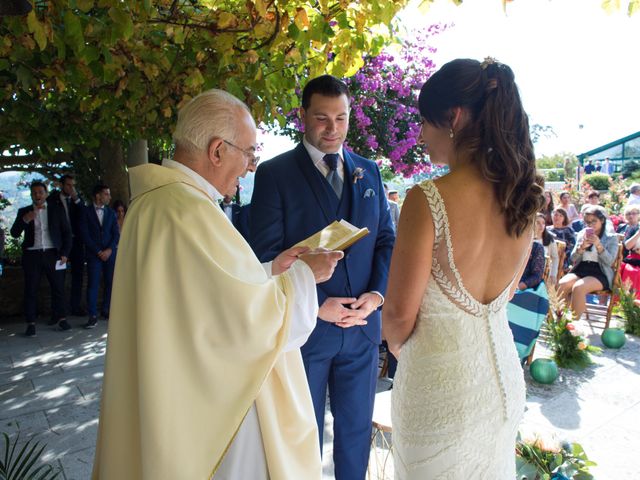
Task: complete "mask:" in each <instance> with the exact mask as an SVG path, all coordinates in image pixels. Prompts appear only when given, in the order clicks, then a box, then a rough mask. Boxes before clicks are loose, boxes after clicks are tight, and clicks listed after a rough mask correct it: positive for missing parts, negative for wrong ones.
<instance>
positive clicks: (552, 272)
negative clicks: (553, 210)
mask: <svg viewBox="0 0 640 480" xmlns="http://www.w3.org/2000/svg"><path fill="white" fill-rule="evenodd" d="M533 241H534V242H537V243H540V244H541V245H542V246H543V247H544V254H545V256H546V257H549V259H550V260H551V265H550V267H549V285H555V284H556V280H557V274H558V244H557V243H556V242H555V240H554V239H553V236H552V235H551V234H550V233H549V232H548V231H547V229H546V224H545V220H544V214H543V213H538V214H537V215H536V225H535V230H534V234H533Z"/></svg>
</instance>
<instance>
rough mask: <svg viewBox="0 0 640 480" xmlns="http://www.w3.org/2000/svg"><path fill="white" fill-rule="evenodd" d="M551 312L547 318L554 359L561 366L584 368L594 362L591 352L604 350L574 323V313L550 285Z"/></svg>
mask: <svg viewBox="0 0 640 480" xmlns="http://www.w3.org/2000/svg"><path fill="white" fill-rule="evenodd" d="M548 294H549V305H550V306H551V308H550V312H551V313H550V314H549V318H548V319H547V328H548V331H549V343H550V347H551V349H552V350H553V359H554V360H555V361H556V363H557V364H558V366H559V367H564V368H573V369H582V368H585V367H587V366H588V365H590V364H591V363H593V360H592V359H591V354H599V353H600V352H602V349H601V348H600V347H595V346H593V345H591V344H589V341H588V340H587V339H586V338H585V337H584V334H583V333H582V331H580V330H579V329H578V327H577V326H576V325H575V324H574V323H573V322H574V321H575V318H574V313H573V312H572V311H571V309H570V308H569V307H568V306H567V305H566V302H565V300H564V298H562V297H561V296H560V295H559V294H558V292H557V291H556V290H555V288H553V287H549V290H548Z"/></svg>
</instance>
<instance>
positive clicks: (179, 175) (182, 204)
mask: <svg viewBox="0 0 640 480" xmlns="http://www.w3.org/2000/svg"><path fill="white" fill-rule="evenodd" d="M174 141H175V144H176V151H175V156H174V160H166V161H165V162H164V163H163V165H162V166H159V165H151V164H150V165H143V166H139V167H135V168H132V169H131V170H130V184H131V195H132V204H131V208H130V209H129V212H128V214H127V217H126V220H125V224H126V227H125V228H123V235H122V237H121V239H120V244H119V248H118V257H117V260H116V268H115V277H114V282H113V285H114V286H113V301H112V308H111V320H110V324H109V338H108V347H107V356H106V365H105V376H104V385H103V390H102V405H101V412H100V425H99V429H98V444H97V447H96V457H95V463H94V468H93V478H94V479H100V480H126V479H132V480H133V479H135V480H151V479H153V480H162V479H166V480H169V479H171V480H176V479H187V480H191V479H194V480H200V479H210V478H213V479H214V480H228V479H252V480H266V479H271V480H279V479H296V480H298V479H305V480H307V479H310V480H313V479H320V478H321V463H320V455H319V452H320V449H319V445H318V433H317V427H316V422H315V417H314V414H313V405H312V402H311V396H310V394H309V391H308V387H307V382H306V378H305V372H304V368H303V365H302V359H301V356H300V350H299V347H300V346H301V345H302V344H303V343H304V342H305V341H306V339H307V337H308V335H309V334H310V333H311V331H312V329H313V327H314V325H315V318H316V315H317V298H316V288H315V283H316V282H323V281H325V280H327V279H329V278H330V277H331V275H332V273H333V269H334V268H335V266H336V263H337V261H338V260H339V259H340V258H342V252H307V251H306V249H304V248H300V247H298V248H292V249H289V250H286V251H284V252H283V253H282V254H280V255H279V256H278V257H276V258H275V259H274V261H273V262H270V263H268V264H262V265H261V264H260V262H259V261H258V259H257V258H256V257H255V255H254V254H253V252H252V251H251V248H250V247H249V245H248V244H247V243H246V242H245V241H244V239H243V238H242V236H241V235H240V234H239V233H238V231H237V230H236V229H235V228H234V227H233V225H232V224H231V222H230V221H229V219H228V218H227V217H226V215H225V214H224V212H223V211H222V210H221V209H220V207H219V206H218V203H217V201H218V200H219V199H221V198H222V197H223V195H225V194H229V193H231V192H233V191H235V188H236V185H237V182H238V177H240V176H244V175H245V174H246V173H247V171H254V170H255V166H256V164H257V157H256V156H255V145H256V127H255V123H254V121H253V118H252V117H251V115H250V113H249V111H248V109H247V107H246V106H245V105H244V104H243V103H242V102H240V101H239V100H237V99H236V98H235V97H233V96H232V95H230V94H228V93H226V92H223V91H221V90H209V91H207V92H205V93H202V94H201V95H199V96H197V97H196V98H194V99H193V100H191V101H190V102H189V103H188V104H187V105H185V106H184V107H183V108H182V110H181V111H180V113H179V115H178V124H177V126H176V129H175V132H174Z"/></svg>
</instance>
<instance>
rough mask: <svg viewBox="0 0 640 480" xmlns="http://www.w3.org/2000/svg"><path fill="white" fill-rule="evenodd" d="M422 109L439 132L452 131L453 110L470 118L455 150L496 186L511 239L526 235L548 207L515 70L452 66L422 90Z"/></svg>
mask: <svg viewBox="0 0 640 480" xmlns="http://www.w3.org/2000/svg"><path fill="white" fill-rule="evenodd" d="M419 107H420V114H421V115H422V117H423V118H424V120H426V121H427V122H429V123H430V124H432V125H434V126H436V127H440V128H450V127H451V121H452V109H453V108H455V107H463V108H465V109H467V110H468V111H469V112H470V114H471V116H470V121H469V122H468V123H467V125H465V126H464V127H463V128H462V129H460V130H459V131H457V132H455V136H454V139H453V141H454V145H455V148H456V149H457V150H463V151H465V152H467V153H468V154H469V155H470V158H471V159H472V161H473V162H474V163H477V165H478V166H479V167H480V171H481V172H482V174H483V175H484V177H485V178H486V179H487V180H488V181H490V182H492V183H493V185H494V192H495V195H496V198H497V199H498V202H499V204H500V207H501V209H502V212H504V214H505V217H506V227H507V232H508V233H509V235H511V236H520V235H522V233H523V232H524V231H525V230H526V229H527V228H529V227H531V225H532V223H533V221H534V218H535V215H536V213H537V212H538V211H539V210H540V208H541V207H542V206H543V205H544V191H543V186H544V180H543V179H542V177H541V176H540V175H538V174H537V173H536V165H535V156H534V153H533V144H532V143H531V138H530V136H529V119H528V117H527V114H526V113H525V111H524V109H523V107H522V102H521V100H520V94H519V93H518V87H517V86H516V84H515V80H514V74H513V71H512V70H511V68H509V67H508V66H507V65H505V64H502V63H499V62H497V61H495V60H493V59H491V58H487V59H486V60H485V61H484V62H482V63H480V62H478V61H477V60H471V59H457V60H453V61H451V62H449V63H447V64H445V65H444V66H443V67H442V68H441V69H440V70H438V71H437V72H436V73H434V74H433V75H432V76H431V77H430V78H429V80H427V82H426V83H425V84H424V86H423V87H422V90H421V91H420V97H419Z"/></svg>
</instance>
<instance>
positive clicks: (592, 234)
mask: <svg viewBox="0 0 640 480" xmlns="http://www.w3.org/2000/svg"><path fill="white" fill-rule="evenodd" d="M606 221H607V217H606V215H605V212H604V209H603V208H602V207H599V206H592V207H589V208H588V209H586V210H585V212H584V224H585V226H586V228H585V229H584V230H581V231H580V232H579V233H578V238H577V240H576V246H575V247H574V249H573V252H572V253H571V263H572V264H573V268H572V269H571V271H570V272H569V273H568V274H566V275H565V276H564V277H562V278H561V279H560V283H559V285H558V288H559V291H560V293H561V294H562V295H564V296H565V298H567V300H568V301H570V305H571V309H572V310H573V312H574V313H575V315H576V318H580V316H581V315H582V314H583V313H584V311H585V305H586V299H587V294H589V293H591V292H595V291H598V290H608V289H610V288H611V282H612V280H613V267H612V265H613V263H614V262H615V259H616V255H617V254H618V237H617V235H616V234H614V233H608V232H607V231H606V228H605V224H606Z"/></svg>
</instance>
